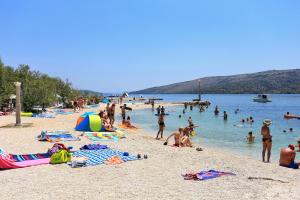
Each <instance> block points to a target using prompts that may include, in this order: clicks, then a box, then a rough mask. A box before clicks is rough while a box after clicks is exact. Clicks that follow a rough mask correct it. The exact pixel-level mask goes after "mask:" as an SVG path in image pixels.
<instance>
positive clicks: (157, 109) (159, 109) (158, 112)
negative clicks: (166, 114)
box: [156, 105, 161, 116]
mask: <svg viewBox="0 0 300 200" xmlns="http://www.w3.org/2000/svg"><path fill="white" fill-rule="evenodd" d="M156 111H157V115H158V116H160V111H161V108H160V105H159V106H158V107H157V108H156Z"/></svg>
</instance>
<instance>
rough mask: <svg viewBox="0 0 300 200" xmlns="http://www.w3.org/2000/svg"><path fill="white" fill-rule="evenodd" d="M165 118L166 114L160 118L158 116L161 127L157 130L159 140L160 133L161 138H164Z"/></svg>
mask: <svg viewBox="0 0 300 200" xmlns="http://www.w3.org/2000/svg"><path fill="white" fill-rule="evenodd" d="M165 126H166V125H165V119H164V116H163V115H160V116H159V118H158V127H159V130H158V132H157V135H156V139H157V140H159V138H158V137H159V134H160V138H163V134H164V129H165Z"/></svg>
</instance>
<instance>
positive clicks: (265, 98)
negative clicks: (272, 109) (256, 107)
mask: <svg viewBox="0 0 300 200" xmlns="http://www.w3.org/2000/svg"><path fill="white" fill-rule="evenodd" d="M253 101H255V102H260V103H267V102H272V100H271V99H270V98H269V97H268V95H266V94H259V95H257V97H254V98H253Z"/></svg>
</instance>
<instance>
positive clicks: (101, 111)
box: [98, 110, 104, 119]
mask: <svg viewBox="0 0 300 200" xmlns="http://www.w3.org/2000/svg"><path fill="white" fill-rule="evenodd" d="M98 115H99V117H100V118H101V119H102V118H104V111H103V110H100V112H99V114H98Z"/></svg>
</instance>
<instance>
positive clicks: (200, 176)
mask: <svg viewBox="0 0 300 200" xmlns="http://www.w3.org/2000/svg"><path fill="white" fill-rule="evenodd" d="M225 175H235V174H234V173H231V172H220V171H216V170H209V171H200V172H198V173H186V174H183V175H182V176H183V178H184V180H194V181H203V180H209V179H213V178H218V177H221V176H225Z"/></svg>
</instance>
